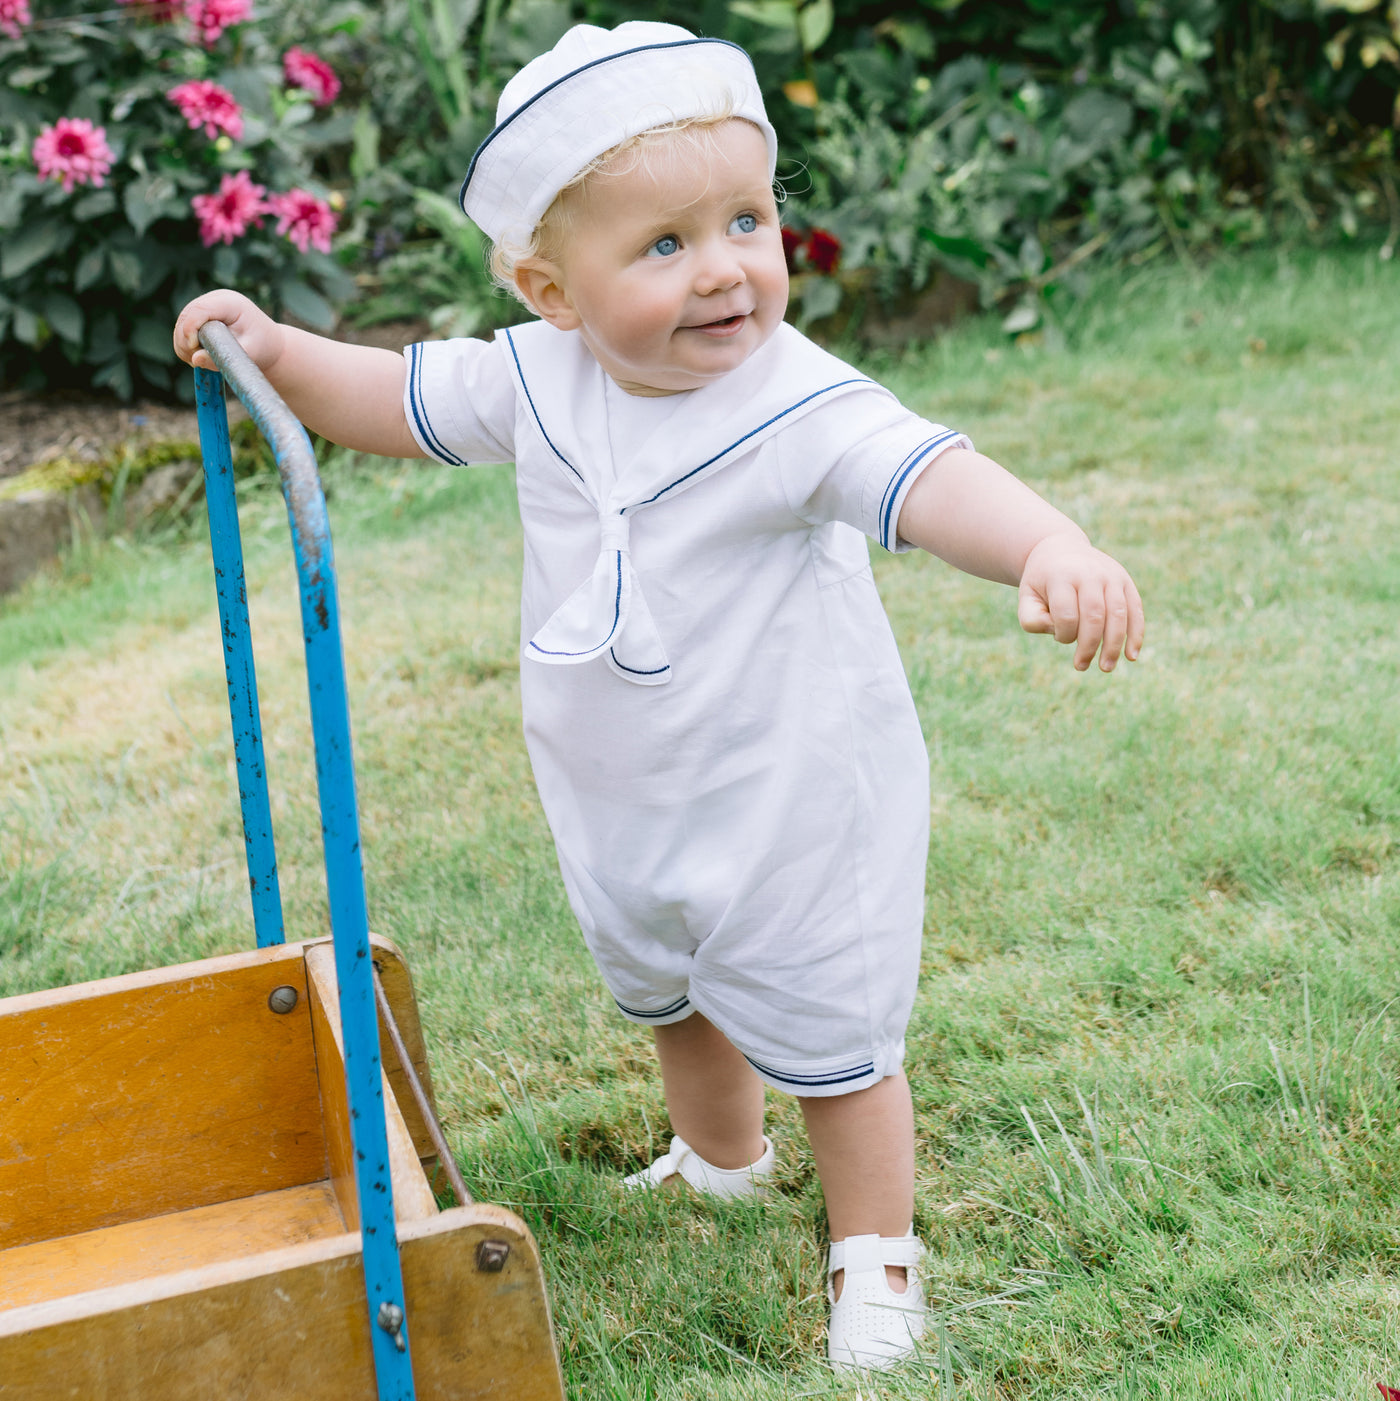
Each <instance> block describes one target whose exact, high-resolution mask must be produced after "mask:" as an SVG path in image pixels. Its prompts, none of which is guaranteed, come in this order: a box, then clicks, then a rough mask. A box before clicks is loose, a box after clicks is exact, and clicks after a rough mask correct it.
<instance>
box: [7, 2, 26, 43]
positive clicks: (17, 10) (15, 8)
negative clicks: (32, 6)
mask: <svg viewBox="0 0 1400 1401" xmlns="http://www.w3.org/2000/svg"><path fill="white" fill-rule="evenodd" d="M33 18H34V17H33V16H32V15H31V14H30V13H29V0H0V34H4V35H5V36H6V37H7V38H10V39H18V38H19V32H20V30H21V29H23V28H24V26H25V25H26V24H29V23H31V22H32V21H33Z"/></svg>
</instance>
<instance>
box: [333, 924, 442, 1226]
mask: <svg viewBox="0 0 1400 1401" xmlns="http://www.w3.org/2000/svg"><path fill="white" fill-rule="evenodd" d="M306 974H307V987H308V989H309V991H310V999H311V1020H312V1027H313V1035H314V1039H315V1044H316V1061H317V1069H318V1074H319V1077H320V1082H321V1110H322V1113H323V1115H324V1116H325V1136H326V1149H327V1154H328V1157H329V1160H330V1179H331V1185H332V1186H333V1187H334V1188H335V1195H336V1201H337V1202H339V1203H340V1211H341V1215H342V1216H344V1217H345V1224H346V1225H347V1226H349V1227H350V1228H351V1229H356V1228H358V1226H359V1223H360V1213H359V1208H358V1206H357V1204H356V1200H355V1172H354V1158H353V1156H352V1149H351V1146H350V1109H349V1104H348V1102H347V1100H346V1094H345V1060H344V1054H345V1052H344V1044H345V1043H344V1040H343V1038H342V1035H341V1028H340V1005H339V1001H338V998H337V993H336V981H335V950H334V949H333V948H332V946H331V945H330V944H328V943H326V944H311V945H308V946H307V949H306ZM380 1079H381V1083H382V1085H383V1088H384V1126H385V1129H386V1130H387V1133H388V1141H389V1176H390V1181H391V1182H392V1184H393V1188H394V1219H395V1220H397V1221H417V1220H419V1219H421V1218H422V1217H425V1216H434V1215H436V1214H437V1209H438V1208H437V1202H436V1201H434V1199H433V1193H432V1189H431V1188H430V1187H429V1186H428V1182H427V1179H426V1178H425V1177H424V1176H423V1169H422V1167H421V1166H420V1165H419V1161H418V1150H417V1148H415V1147H414V1144H413V1139H412V1138H411V1137H410V1136H409V1132H408V1126H407V1125H406V1124H405V1123H404V1119H403V1115H402V1114H401V1113H400V1112H399V1106H398V1103H397V1101H396V1099H395V1097H394V1092H393V1090H392V1088H391V1087H390V1085H389V1080H388V1077H387V1076H385V1075H382V1074H381V1077H380Z"/></svg>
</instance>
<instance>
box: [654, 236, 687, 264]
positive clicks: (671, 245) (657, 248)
mask: <svg viewBox="0 0 1400 1401" xmlns="http://www.w3.org/2000/svg"><path fill="white" fill-rule="evenodd" d="M680 251H681V241H680V239H678V238H677V237H676V236H675V234H666V235H665V237H663V238H658V239H657V240H656V242H655V243H653V244H652V245H651V247H650V248H648V249H647V257H648V258H669V257H671V255H672V254H674V253H679V252H680Z"/></svg>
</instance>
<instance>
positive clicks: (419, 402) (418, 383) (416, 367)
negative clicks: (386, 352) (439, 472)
mask: <svg viewBox="0 0 1400 1401" xmlns="http://www.w3.org/2000/svg"><path fill="white" fill-rule="evenodd" d="M408 402H409V406H410V408H412V410H413V421H414V422H415V423H416V424H417V425H418V431H419V433H420V434H421V435H422V438H423V442H424V444H425V445H426V446H427V448H428V451H429V452H432V453H436V454H437V456H438V458H439V459H441V460H442V461H443V462H446V463H448V464H449V465H451V466H453V467H465V466H466V465H467V462H466V459H465V458H461V457H454V456H453V455H452V454H451V453H450V452H448V450H447V449H446V448H445V447H443V445H442V439H441V438H439V437H438V435H437V434H436V433H435V432H434V431H433V427H432V425H431V424H430V423H429V422H428V410H427V409H426V407H425V406H424V404H423V347H422V345H420V344H418V343H417V342H415V343H414V344H413V345H411V346H409V348H408Z"/></svg>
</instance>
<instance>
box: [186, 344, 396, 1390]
mask: <svg viewBox="0 0 1400 1401" xmlns="http://www.w3.org/2000/svg"><path fill="white" fill-rule="evenodd" d="M199 340H200V344H201V345H202V346H203V347H204V348H205V350H207V351H208V352H209V355H210V358H211V359H212V360H213V361H214V363H215V364H216V365H218V367H219V369H220V370H221V371H222V376H223V379H227V380H228V383H229V385H230V386H231V387H232V389H233V392H234V393H235V394H237V395H238V397H239V398H240V399H241V400H242V401H243V404H244V406H245V407H246V408H247V410H248V412H249V413H250V414H251V415H252V417H253V421H254V422H255V423H256V424H257V426H258V428H259V429H261V431H262V434H263V436H264V437H265V438H266V439H267V441H268V443H269V444H270V445H271V447H272V452H273V455H274V457H275V458H276V459H277V469H278V471H279V472H280V473H281V477H282V495H283V497H284V498H285V500H286V502H287V512H288V515H289V516H290V517H291V525H292V545H293V548H294V550H295V553H296V564H297V580H298V584H299V587H300V591H301V622H302V633H303V637H304V640H305V644H306V679H307V685H308V686H309V688H310V691H311V731H312V737H313V740H314V743H315V747H316V783H317V788H318V790H319V793H320V801H321V837H322V841H323V844H324V848H325V858H326V893H327V896H328V899H329V902H330V917H331V935H332V938H333V940H334V943H335V974H336V982H337V983H338V984H339V989H340V1022H341V1026H342V1028H343V1029H344V1036H345V1082H346V1092H347V1096H348V1099H349V1104H350V1125H351V1136H352V1139H353V1146H354V1150H355V1189H356V1195H357V1196H358V1198H359V1207H360V1236H361V1254H362V1257H363V1260H364V1270H365V1293H366V1295H367V1297H368V1301H369V1322H370V1337H371V1339H372V1343H373V1351H374V1370H375V1376H376V1379H377V1382H378V1389H379V1398H380V1401H414V1388H413V1364H412V1361H411V1353H410V1351H409V1350H408V1348H407V1341H408V1322H407V1318H406V1314H407V1309H406V1308H405V1305H404V1290H403V1272H402V1269H401V1268H400V1263H399V1244H398V1235H397V1232H396V1231H395V1229H394V1193H393V1184H392V1182H391V1180H390V1173H389V1143H388V1134H387V1131H386V1129H385V1123H384V1099H383V1084H384V1078H383V1075H382V1074H381V1071H380V1060H379V1023H378V1017H377V1014H376V1008H375V1001H374V978H373V968H372V964H371V961H370V945H369V911H368V907H367V904H366V900H365V876H364V866H363V864H362V862H361V854H360V818H359V810H358V807H357V804H356V801H355V767H354V759H353V756H352V754H351V749H350V705H349V701H348V699H347V696H346V690H345V658H344V653H343V651H342V648H341V641H340V608H339V603H338V601H337V597H336V585H335V563H334V561H333V559H332V557H331V532H330V522H329V521H328V519H327V517H326V498H325V494H324V493H323V492H322V490H321V480H320V476H319V474H318V473H317V471H316V454H315V453H314V452H313V451H312V449H311V441H310V439H309V438H308V437H307V436H306V430H305V429H304V428H303V427H302V426H301V423H300V422H299V421H298V420H297V418H296V416H295V415H294V414H293V413H292V411H291V410H290V409H289V408H288V407H287V405H286V404H284V403H283V402H282V400H281V398H279V397H278V395H277V392H276V391H275V390H274V389H273V387H272V386H271V384H269V383H268V381H267V377H266V376H265V375H264V374H263V373H262V371H261V370H259V369H258V367H257V366H256V365H255V364H254V363H253V362H252V360H251V359H249V357H248V355H247V354H246V353H245V351H244V350H243V348H242V346H240V345H239V344H238V342H237V340H236V339H235V338H234V335H233V332H232V331H230V330H229V329H228V327H227V326H225V325H224V324H223V323H222V322H219V321H208V322H206V323H205V324H204V325H203V326H202V327H201V328H200V332H199ZM195 390H196V397H197V402H198V408H199V430H200V445H201V447H202V448H203V450H204V454H205V480H206V482H207V483H209V484H210V491H209V499H210V503H211V504H210V530H211V534H213V533H214V531H215V515H216V511H217V513H218V515H219V518H220V527H219V535H218V537H217V538H216V539H215V542H214V548H215V572H216V575H217V576H218V578H219V588H220V619H221V621H222V624H223V628H224V656H225V663H226V667H227V668H228V678H229V703H230V708H231V712H232V716H233V731H234V749H235V753H236V754H238V756H239V789H240V795H242V793H243V792H244V790H245V789H246V790H247V792H248V793H249V794H250V795H251V803H250V802H249V801H247V800H245V801H244V806H243V813H244V840H245V843H246V845H247V849H248V879H249V883H250V885H251V887H252V889H253V904H254V920H255V923H256V922H257V921H258V920H259V915H258V908H259V893H260V891H262V892H263V894H264V902H263V903H264V906H268V905H269V904H272V905H274V906H275V909H276V913H275V920H276V925H277V931H278V933H277V938H276V939H275V940H268V942H280V940H281V910H280V897H279V896H278V894H277V866H276V858H275V855H274V854H273V851H272V819H271V814H270V810H269V808H268V804H267V776H266V771H265V766H264V765H263V764H262V763H261V758H260V756H261V752H262V741H261V733H260V727H259V724H258V702H257V679H256V676H255V674H254V671H253V665H252V643H251V640H250V637H249V631H248V609H247V596H246V589H245V586H244V583H243V552H242V545H241V542H240V540H239V536H238V516H237V506H236V502H234V501H233V469H232V463H231V461H230V460H229V459H230V455H229V444H228V416H227V413H226V412H225V408H224V396H223V383H222V379H221V377H220V376H219V375H217V374H214V373H213V372H211V371H208V370H196V371H195ZM221 455H222V456H221ZM211 457H212V460H213V465H212V468H211V465H210V463H211ZM215 488H217V494H218V495H219V497H220V498H221V505H220V506H219V507H216V506H215V505H214V497H215V494H216V491H215ZM230 516H231V519H232V529H231V530H230V529H229V528H228V524H227V523H228V519H229V518H230ZM221 557H222V558H221ZM226 588H227V589H228V591H229V592H230V595H231V604H232V606H231V607H230V608H229V610H228V612H227V613H226V612H225V610H224V591H225V589H226ZM245 649H246V668H245V666H244V663H243V661H242V657H243V654H244V651H245ZM230 658H233V662H232V663H231V662H230ZM235 673H237V675H235ZM235 683H236V684H235ZM250 716H251V726H249V725H248V719H249V717H250ZM240 726H243V728H242V729H241V728H240ZM240 735H242V736H243V737H244V738H243V741H242V743H243V751H240V749H239V745H240ZM244 752H246V753H247V754H248V756H249V759H248V767H247V770H246V776H247V782H246V784H245V767H244V758H243V754H244ZM250 810H251V811H252V813H253V822H252V824H251V826H250V822H249V813H250ZM261 829H265V831H266V850H265V851H264V846H263V838H262V835H261ZM255 837H256V840H255ZM255 856H256V858H257V861H258V863H259V864H258V865H257V868H256V869H255V865H254V860H255ZM269 862H270V871H271V880H270V896H268V894H267V881H268V877H267V871H268V870H269ZM273 917H274V916H270V915H268V914H267V913H266V909H265V910H264V914H263V916H262V918H263V919H264V920H265V921H267V922H268V923H269V925H270V922H271V919H272V918H273ZM257 927H258V942H259V943H260V944H261V943H263V942H264V938H263V934H264V926H263V924H261V923H258V925H257ZM381 1320H383V1321H381ZM394 1325H397V1326H394ZM401 1349H402V1350H401Z"/></svg>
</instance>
